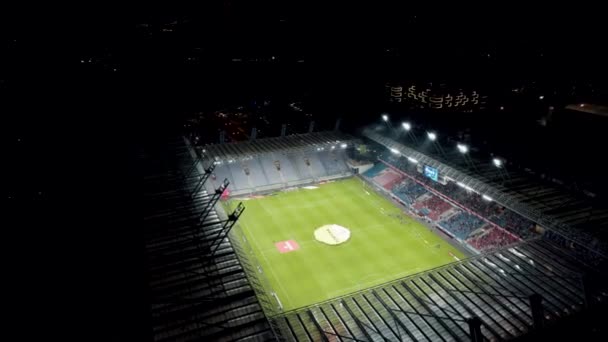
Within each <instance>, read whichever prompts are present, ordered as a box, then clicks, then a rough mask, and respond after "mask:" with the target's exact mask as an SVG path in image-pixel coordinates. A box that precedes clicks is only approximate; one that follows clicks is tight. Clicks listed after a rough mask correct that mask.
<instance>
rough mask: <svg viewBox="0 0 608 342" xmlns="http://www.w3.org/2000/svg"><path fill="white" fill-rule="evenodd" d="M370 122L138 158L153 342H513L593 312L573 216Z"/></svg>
mask: <svg viewBox="0 0 608 342" xmlns="http://www.w3.org/2000/svg"><path fill="white" fill-rule="evenodd" d="M383 121H384V122H385V123H386V124H380V125H373V126H369V127H367V128H365V129H363V130H362V132H361V134H360V135H358V136H356V137H355V136H352V135H348V134H345V133H342V132H340V131H338V130H334V131H326V132H311V133H307V134H295V135H289V136H281V137H276V138H264V139H257V140H250V141H246V142H233V143H224V144H211V145H203V146H201V145H197V144H195V143H194V139H193V135H192V133H191V132H190V133H187V134H185V136H183V137H179V138H176V139H174V140H173V141H171V143H170V144H168V145H167V147H166V148H164V149H163V150H162V151H160V152H158V153H159V154H158V155H147V156H145V157H143V158H144V161H145V162H146V163H147V164H146V170H148V171H147V172H149V174H148V176H147V177H146V182H147V183H148V187H147V188H149V189H153V190H152V191H150V192H149V193H147V194H146V208H149V209H148V210H149V213H148V215H147V216H146V225H147V227H148V232H149V233H148V236H147V239H146V249H147V254H148V260H149V268H150V269H151V270H152V271H153V274H154V278H153V279H152V280H151V290H150V296H151V298H152V303H153V304H152V314H153V317H152V319H153V320H154V322H155V323H154V324H153V326H154V331H153V333H154V338H155V340H157V341H166V340H200V339H203V340H243V341H244V340H280V341H283V340H284V341H403V340H407V341H409V340H412V341H483V340H488V341H500V340H513V339H517V338H521V337H525V336H534V335H533V334H534V333H535V332H538V331H542V330H543V329H544V328H545V327H549V326H556V325H558V324H560V322H562V321H564V320H565V319H567V318H568V317H572V316H576V315H578V314H580V313H581V312H585V311H588V310H592V309H593V308H595V307H598V306H599V305H600V304H602V303H603V302H605V301H606V299H607V296H608V292H606V283H605V281H604V278H605V274H604V272H605V260H606V259H605V255H606V254H605V251H606V247H605V245H604V244H603V243H602V242H600V240H599V239H597V238H596V237H594V236H593V234H589V233H584V232H583V230H582V228H581V227H583V226H584V225H589V226H592V225H593V222H592V221H589V220H588V219H585V218H584V217H582V216H583V215H581V214H580V212H577V211H576V210H569V204H570V203H575V204H576V205H577V206H579V207H580V206H581V202H580V201H584V200H585V199H584V198H577V199H576V200H572V201H570V202H568V200H567V199H568V196H569V194H568V193H566V192H564V191H563V190H562V189H561V188H560V186H559V185H558V184H550V183H542V184H541V183H539V182H537V181H535V180H534V179H532V178H531V177H530V176H529V175H527V174H526V173H525V172H520V171H517V170H509V171H507V170H506V168H505V165H504V161H503V160H501V159H499V158H494V159H492V160H491V161H488V162H485V163H482V162H480V161H476V160H472V159H471V158H470V157H469V158H463V155H465V156H466V155H467V152H468V151H469V148H468V147H467V146H466V145H458V148H457V149H454V150H455V151H454V152H446V150H445V149H442V148H441V147H440V146H438V148H437V149H436V150H437V153H428V152H425V153H422V152H421V149H419V148H418V147H419V146H417V145H416V144H414V143H404V139H401V138H400V137H401V136H402V135H403V131H402V130H405V131H407V132H408V134H409V131H410V128H411V126H410V124H409V123H404V124H403V125H402V126H400V127H396V128H395V127H393V126H392V125H390V124H388V123H389V122H388V121H389V119H388V117H387V116H384V117H383ZM424 138H425V143H426V144H439V142H437V141H436V138H437V134H436V133H434V132H428V134H427V135H426V137H424ZM450 151H451V150H450ZM161 160H162V161H165V162H159V161H161ZM160 179H162V181H160ZM564 198H566V200H564ZM602 210H605V209H602V208H598V209H596V213H597V212H600V213H601V212H602ZM606 212H608V211H606ZM601 215H603V214H600V216H601ZM175 298H179V300H174V299H175Z"/></svg>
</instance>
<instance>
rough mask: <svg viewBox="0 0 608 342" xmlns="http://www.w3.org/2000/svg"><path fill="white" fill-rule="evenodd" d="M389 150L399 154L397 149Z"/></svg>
mask: <svg viewBox="0 0 608 342" xmlns="http://www.w3.org/2000/svg"><path fill="white" fill-rule="evenodd" d="M391 152H393V153H394V154H399V150H397V149H395V148H391Z"/></svg>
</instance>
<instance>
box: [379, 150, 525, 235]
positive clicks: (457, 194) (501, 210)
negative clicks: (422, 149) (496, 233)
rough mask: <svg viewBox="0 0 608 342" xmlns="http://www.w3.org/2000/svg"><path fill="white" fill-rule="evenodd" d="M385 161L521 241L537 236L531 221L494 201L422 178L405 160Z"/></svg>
mask: <svg viewBox="0 0 608 342" xmlns="http://www.w3.org/2000/svg"><path fill="white" fill-rule="evenodd" d="M386 161H387V163H388V162H389V161H390V162H391V163H390V164H391V165H392V166H394V167H396V168H397V167H398V166H401V167H398V168H399V169H400V170H401V171H403V172H405V173H407V174H408V175H409V176H411V177H413V178H414V179H416V180H417V181H418V182H420V183H422V184H424V185H425V186H427V187H430V188H432V189H434V190H436V191H438V192H440V193H442V194H444V195H445V196H447V197H449V198H450V199H452V200H453V201H454V202H456V203H458V204H460V205H461V206H463V207H465V208H467V209H469V210H471V211H472V212H474V213H477V214H478V215H480V216H482V217H485V218H486V219H488V220H489V221H491V222H493V223H495V224H496V225H498V226H500V227H503V228H505V229H508V230H509V231H511V232H512V233H513V234H515V235H517V236H520V237H521V238H523V239H528V238H531V237H534V236H535V235H536V234H537V233H536V232H535V230H534V223H533V222H532V221H530V220H528V219H526V218H525V217H523V216H521V215H519V214H517V213H515V212H513V211H511V210H509V209H507V208H505V207H503V206H501V205H500V204H498V203H496V202H494V201H488V200H486V199H484V198H483V197H482V196H481V195H479V194H477V193H475V192H473V191H468V190H466V189H464V188H462V187H460V186H458V185H456V184H455V183H454V182H448V183H447V184H445V185H444V184H441V183H438V182H435V181H433V180H430V179H429V178H427V177H424V176H423V175H422V174H420V173H419V172H411V170H410V169H411V164H412V163H408V162H407V161H406V158H403V157H395V156H394V155H389V157H388V160H386ZM392 163H394V164H392ZM407 164H410V166H409V167H407V168H406V167H403V165H407Z"/></svg>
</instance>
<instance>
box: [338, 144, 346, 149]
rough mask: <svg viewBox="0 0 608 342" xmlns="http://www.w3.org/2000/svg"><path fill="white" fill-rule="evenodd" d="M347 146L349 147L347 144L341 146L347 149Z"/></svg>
mask: <svg viewBox="0 0 608 342" xmlns="http://www.w3.org/2000/svg"><path fill="white" fill-rule="evenodd" d="M347 146H348V145H347V144H342V145H340V147H341V148H346V147H347Z"/></svg>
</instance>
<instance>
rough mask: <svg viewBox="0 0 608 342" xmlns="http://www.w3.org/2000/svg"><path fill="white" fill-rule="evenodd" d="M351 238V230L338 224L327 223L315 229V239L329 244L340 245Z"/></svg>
mask: <svg viewBox="0 0 608 342" xmlns="http://www.w3.org/2000/svg"><path fill="white" fill-rule="evenodd" d="M349 238H350V230H348V228H344V227H342V226H339V225H337V224H327V225H324V226H321V227H319V228H317V229H315V239H316V240H317V241H319V242H323V243H325V244H328V245H332V246H335V245H339V244H342V243H344V242H346V241H348V239H349Z"/></svg>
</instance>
